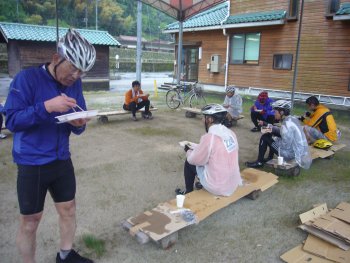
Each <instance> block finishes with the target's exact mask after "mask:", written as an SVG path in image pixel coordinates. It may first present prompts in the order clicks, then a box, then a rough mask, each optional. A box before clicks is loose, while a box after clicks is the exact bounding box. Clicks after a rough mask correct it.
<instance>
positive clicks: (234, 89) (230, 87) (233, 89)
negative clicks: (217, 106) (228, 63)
mask: <svg viewBox="0 0 350 263" xmlns="http://www.w3.org/2000/svg"><path fill="white" fill-rule="evenodd" d="M235 91H236V88H235V87H234V86H227V88H226V93H227V92H232V93H234V92H235Z"/></svg>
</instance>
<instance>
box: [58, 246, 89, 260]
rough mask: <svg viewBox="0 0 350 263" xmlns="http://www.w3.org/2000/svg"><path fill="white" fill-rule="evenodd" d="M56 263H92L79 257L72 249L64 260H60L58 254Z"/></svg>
mask: <svg viewBox="0 0 350 263" xmlns="http://www.w3.org/2000/svg"><path fill="white" fill-rule="evenodd" d="M56 263H94V262H93V261H92V260H91V259H88V258H84V257H82V256H80V255H79V254H78V253H77V252H75V250H74V249H72V250H71V252H69V254H68V256H67V257H66V259H64V260H63V259H61V257H60V253H57V256H56Z"/></svg>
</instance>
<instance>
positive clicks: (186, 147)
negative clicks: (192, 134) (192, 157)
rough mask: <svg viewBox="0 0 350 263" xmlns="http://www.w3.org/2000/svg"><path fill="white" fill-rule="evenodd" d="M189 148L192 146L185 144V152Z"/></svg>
mask: <svg viewBox="0 0 350 263" xmlns="http://www.w3.org/2000/svg"><path fill="white" fill-rule="evenodd" d="M189 149H190V147H188V145H187V144H185V148H184V150H185V152H187V151H188V150H189Z"/></svg>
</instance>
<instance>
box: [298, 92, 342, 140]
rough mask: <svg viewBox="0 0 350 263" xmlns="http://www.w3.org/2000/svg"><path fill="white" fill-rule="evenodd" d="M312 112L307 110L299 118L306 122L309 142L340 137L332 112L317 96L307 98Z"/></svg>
mask: <svg viewBox="0 0 350 263" xmlns="http://www.w3.org/2000/svg"><path fill="white" fill-rule="evenodd" d="M306 104H307V105H308V109H309V110H310V112H306V113H305V115H304V116H301V117H300V118H299V119H300V120H301V121H302V122H303V123H304V124H305V126H304V130H305V134H306V137H307V139H308V142H309V143H313V142H315V141H316V140H318V139H326V140H329V141H332V142H335V141H336V140H337V139H338V135H337V125H336V124H335V120H334V117H333V114H332V112H331V111H330V110H329V109H328V108H327V107H325V106H324V105H322V104H320V102H319V101H318V99H317V98H316V97H315V96H311V97H309V98H308V99H307V100H306Z"/></svg>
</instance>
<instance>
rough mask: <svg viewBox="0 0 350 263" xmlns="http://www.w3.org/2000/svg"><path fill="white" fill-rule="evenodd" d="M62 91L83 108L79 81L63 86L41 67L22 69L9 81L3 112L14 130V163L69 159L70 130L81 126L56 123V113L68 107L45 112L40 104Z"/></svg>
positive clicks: (34, 163)
mask: <svg viewBox="0 0 350 263" xmlns="http://www.w3.org/2000/svg"><path fill="white" fill-rule="evenodd" d="M62 93H65V94H66V95H67V96H68V97H72V98H74V99H76V101H77V104H78V105H79V106H80V107H82V108H83V109H84V110H85V109H86V105H85V100H84V97H83V92H82V85H81V80H80V79H79V80H77V81H76V82H75V83H74V84H73V85H72V86H69V87H63V86H61V85H60V84H59V83H58V82H56V80H54V79H53V77H52V76H51V75H50V74H49V73H48V72H47V71H46V69H45V68H44V66H40V67H38V68H30V69H27V70H23V71H21V72H20V73H18V74H17V76H16V77H15V78H14V80H13V81H12V82H11V84H10V90H9V94H8V97H7V99H6V104H5V112H6V128H8V129H9V130H10V131H12V132H14V137H13V149H12V154H13V159H14V162H15V163H17V164H24V165H42V164H46V163H49V162H52V161H54V160H67V159H69V158H70V152H69V136H70V133H71V132H73V133H75V134H80V133H82V132H83V131H84V130H85V126H84V127H82V128H77V127H74V126H72V125H70V124H69V123H64V124H57V119H56V118H55V117H56V116H58V115H62V114H67V113H69V112H72V110H70V111H69V112H65V113H58V112H52V113H48V112H47V111H46V109H45V106H44V102H45V101H46V100H49V99H52V98H54V97H56V96H58V95H61V94H62Z"/></svg>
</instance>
